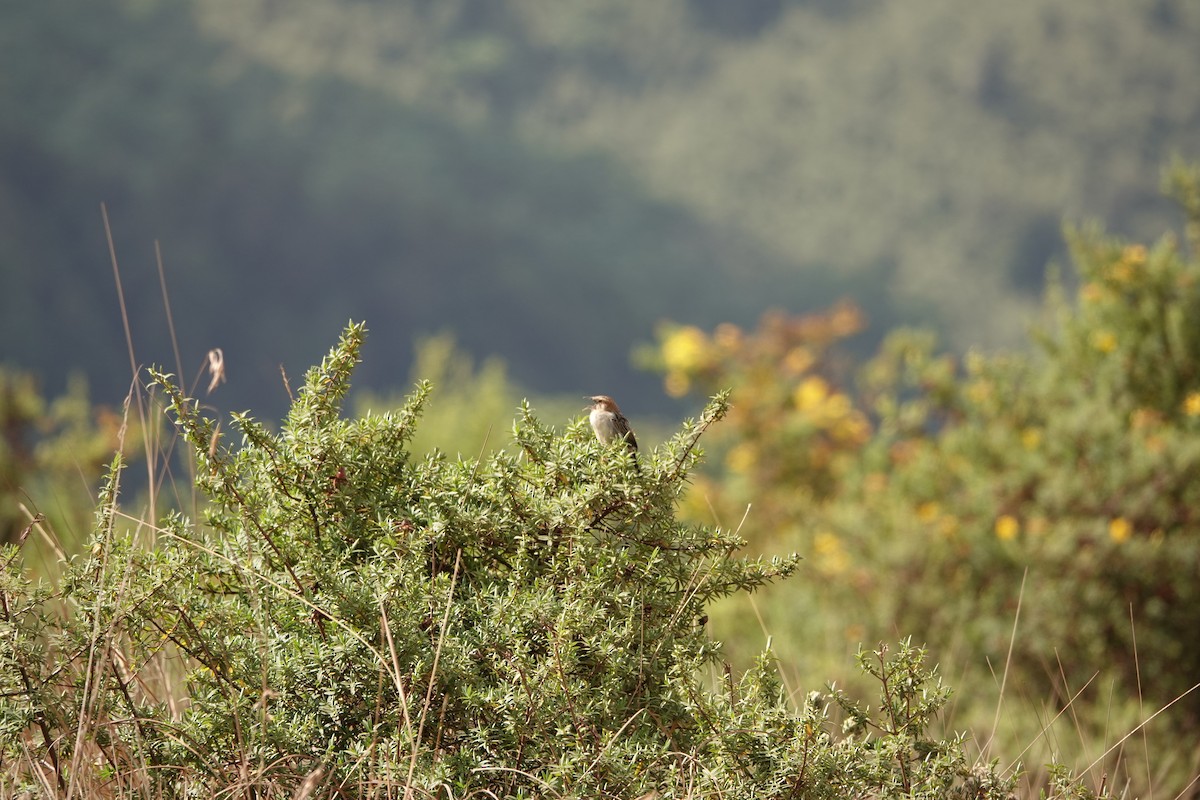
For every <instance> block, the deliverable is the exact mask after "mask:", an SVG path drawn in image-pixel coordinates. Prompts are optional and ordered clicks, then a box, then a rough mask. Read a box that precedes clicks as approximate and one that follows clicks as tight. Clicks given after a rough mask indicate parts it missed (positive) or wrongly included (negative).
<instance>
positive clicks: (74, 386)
mask: <svg viewBox="0 0 1200 800" xmlns="http://www.w3.org/2000/svg"><path fill="white" fill-rule="evenodd" d="M126 422H127V420H126V419H124V418H123V417H122V416H121V415H120V414H119V413H117V412H116V411H113V410H112V409H109V408H105V407H93V406H92V405H91V403H90V401H89V399H88V391H87V385H86V383H85V382H84V381H83V380H82V379H80V378H76V379H73V380H72V381H71V384H70V386H69V388H68V390H67V392H66V393H64V394H63V395H61V396H59V397H56V398H52V399H51V398H47V397H46V396H45V395H44V394H43V392H42V390H41V388H40V386H39V385H38V380H37V378H36V377H35V376H34V374H33V373H31V372H26V371H22V370H18V369H12V368H4V367H0V543H14V542H17V541H18V540H19V539H24V538H28V537H29V536H31V535H32V538H33V541H31V542H30V544H29V548H30V549H31V550H36V551H39V552H43V553H47V554H52V550H53V548H54V547H59V548H61V549H63V550H64V551H66V552H74V551H75V550H76V549H78V548H79V547H80V546H82V544H83V542H84V541H85V540H86V539H87V537H88V534H89V532H90V531H91V528H92V515H93V513H94V511H95V509H94V497H93V495H92V494H91V492H93V491H95V490H96V489H98V488H99V485H100V479H101V477H102V475H103V472H104V467H105V465H106V464H107V463H108V461H109V460H110V459H111V458H112V454H113V451H114V450H116V449H117V448H118V447H121V446H124V447H125V448H126V450H129V451H131V450H134V449H136V444H137V440H138V438H139V430H138V426H136V425H134V426H132V427H129V428H128V429H127V428H126ZM127 432H128V434H129V435H128V437H126V433H127ZM126 439H128V440H126ZM35 519H36V520H38V522H35V521H34V520H35ZM41 522H45V523H46V524H45V525H44V526H42V527H41V530H39V531H35V530H34V528H38V527H39V525H40V523H41ZM46 531H57V532H58V533H60V534H62V535H63V536H64V539H65V541H62V542H56V543H50V542H47V541H45V540H43V536H44V535H45V532H46Z"/></svg>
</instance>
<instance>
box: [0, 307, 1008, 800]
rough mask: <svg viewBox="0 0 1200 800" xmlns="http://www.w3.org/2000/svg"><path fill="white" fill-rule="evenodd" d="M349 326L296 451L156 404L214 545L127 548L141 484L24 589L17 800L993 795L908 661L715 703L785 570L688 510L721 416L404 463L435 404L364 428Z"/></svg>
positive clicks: (517, 433)
mask: <svg viewBox="0 0 1200 800" xmlns="http://www.w3.org/2000/svg"><path fill="white" fill-rule="evenodd" d="M362 336H363V329H362V328H361V326H351V327H350V328H349V329H348V330H347V331H346V334H345V336H344V338H343V340H342V342H341V343H340V344H339V345H338V346H337V347H336V348H335V349H334V350H333V352H332V353H331V355H330V357H329V358H328V359H326V360H325V362H324V363H323V364H322V365H321V367H320V368H317V369H314V370H312V371H310V373H309V374H308V376H307V379H306V383H305V387H304V389H303V391H302V392H301V393H300V395H299V397H298V399H297V400H296V402H295V404H294V406H293V408H292V409H291V412H290V413H289V415H288V417H287V420H286V422H285V424H284V425H283V427H282V430H281V431H280V432H279V433H278V434H271V433H268V432H267V431H266V430H265V429H264V428H263V427H262V426H260V425H259V424H257V423H256V422H254V421H253V420H252V419H250V418H249V417H247V416H245V415H237V417H236V427H237V429H238V431H239V433H240V441H237V442H233V443H230V442H229V441H228V440H227V438H226V437H224V436H222V435H221V434H220V433H219V426H218V425H217V424H216V423H215V422H214V421H213V420H210V419H206V418H204V417H202V416H201V415H200V414H199V410H198V409H199V406H198V403H196V402H195V401H193V400H190V399H188V398H186V397H184V396H183V395H182V394H181V393H180V391H179V390H178V389H176V388H175V387H174V386H173V385H172V384H171V382H170V379H169V378H168V377H167V376H163V375H157V376H156V381H157V382H158V385H160V386H161V387H163V389H164V390H165V391H166V392H167V394H168V395H169V398H170V401H171V405H172V408H173V412H174V415H175V417H176V420H177V422H178V424H179V427H180V428H181V430H182V431H183V433H184V435H185V436H186V437H187V439H188V440H189V441H190V442H191V444H192V445H193V446H194V448H195V453H196V461H197V484H198V485H199V486H200V488H201V489H203V490H204V491H205V492H206V493H207V494H208V495H209V497H210V499H211V504H210V506H209V509H208V511H207V514H206V520H205V524H204V525H197V524H194V523H192V522H190V521H188V520H186V519H184V518H182V517H180V516H178V515H176V516H174V517H172V518H171V519H170V520H168V521H167V522H166V523H165V524H163V525H162V526H161V527H159V528H158V530H157V540H156V543H155V544H154V546H152V547H146V546H135V544H134V537H133V535H132V534H131V533H129V532H124V531H122V526H121V525H120V524H118V523H119V521H120V519H121V515H120V513H119V512H118V511H117V504H116V493H117V490H118V488H119V481H120V470H119V465H120V462H119V460H118V461H117V462H115V464H114V466H115V469H114V471H113V475H112V477H111V480H110V483H109V485H108V494H107V495H106V497H105V498H104V502H103V503H102V505H101V509H100V512H101V513H100V515H99V518H98V526H97V534H96V537H95V539H94V541H93V544H92V546H91V548H90V550H89V551H88V552H87V553H85V554H84V555H83V556H81V557H79V558H77V559H75V560H74V561H73V562H72V563H71V564H70V565H68V567H67V568H66V572H65V576H64V578H63V582H62V584H61V585H60V586H58V587H56V588H55V589H54V590H50V589H48V588H47V587H45V586H44V585H41V586H38V585H31V584H30V583H29V582H28V580H27V579H26V578H25V577H24V576H23V575H22V573H21V570H20V568H19V558H18V556H19V552H18V551H17V550H16V549H14V548H12V547H9V548H7V549H5V551H4V553H3V557H4V565H5V571H4V572H3V579H2V580H3V583H2V584H0V599H2V600H3V603H2V604H0V634H2V635H0V662H2V663H0V676H2V677H0V726H2V727H0V734H2V735H0V757H2V758H3V765H4V770H5V772H4V779H5V781H7V788H8V790H10V791H11V792H12V793H14V794H20V793H21V792H22V791H39V792H40V793H42V794H45V795H49V796H58V795H63V796H70V795H72V794H75V795H80V794H86V795H88V796H135V795H136V796H147V795H154V796H171V797H200V796H204V797H209V796H217V797H256V798H264V797H283V796H293V793H295V794H296V796H306V797H307V796H322V797H333V796H340V797H385V796H397V795H398V794H404V795H405V796H416V797H435V796H436V797H446V798H450V797H467V796H496V797H507V796H525V797H534V796H537V797H589V798H590V797H637V796H650V795H649V794H648V793H657V795H654V796H662V797H701V796H722V797H744V798H750V797H812V798H833V797H846V796H864V795H872V796H906V797H931V798H932V797H973V798H1000V797H1006V796H1007V795H1008V793H1009V791H1010V788H1011V783H1010V781H1007V780H1004V779H1001V778H1000V777H999V776H998V775H997V774H996V771H995V770H994V768H993V767H991V766H978V765H970V764H968V763H967V761H966V759H965V757H964V755H963V752H962V748H961V741H960V740H959V739H950V740H946V741H942V740H939V739H938V738H937V736H936V734H935V733H934V730H935V729H936V726H935V725H934V723H935V721H936V715H937V712H938V710H939V708H940V707H941V705H942V704H943V703H944V702H945V699H946V696H947V693H946V691H945V690H944V689H942V688H941V686H940V683H939V682H938V681H937V679H936V677H935V676H934V675H933V674H932V673H931V672H930V671H929V670H927V668H926V667H925V666H924V662H923V656H924V654H923V652H922V651H921V650H919V649H917V648H913V647H910V646H909V645H907V644H903V645H902V646H901V647H900V648H898V649H897V651H896V652H895V653H894V654H892V653H888V652H887V651H886V650H885V649H881V650H879V651H877V652H875V653H873V654H867V655H866V656H864V658H863V663H864V665H865V667H866V668H867V670H868V672H869V673H870V674H871V675H873V676H874V678H875V680H876V681H877V682H878V684H879V685H880V688H881V700H880V705H879V710H878V711H877V712H875V713H868V712H867V711H866V710H863V709H860V708H858V707H857V706H855V705H854V704H853V703H852V702H851V701H850V700H849V699H848V698H845V697H843V696H842V695H841V694H840V693H838V692H835V693H834V694H833V695H832V700H831V701H830V700H826V699H823V698H822V697H821V696H819V695H811V696H810V697H809V699H808V701H807V702H805V703H803V704H801V707H800V708H799V709H796V708H795V707H794V706H793V704H792V703H791V698H790V696H789V694H788V693H787V692H785V691H784V690H783V689H782V688H781V685H780V682H779V677H778V676H777V674H776V672H775V669H774V665H773V662H772V661H771V659H770V657H769V656H766V655H764V656H763V657H762V658H761V659H760V661H759V662H758V664H757V665H756V666H755V667H754V668H753V669H751V670H750V671H749V672H748V673H746V674H745V675H743V676H740V677H735V676H734V675H733V674H732V673H731V672H726V675H725V678H724V680H723V681H721V682H720V686H719V688H713V687H709V686H708V685H707V682H706V679H705V675H706V674H707V673H708V671H711V670H712V669H713V668H714V667H715V666H716V665H718V664H719V663H720V645H719V643H717V642H714V641H713V640H711V639H710V638H709V637H708V635H707V634H706V630H705V625H704V623H705V619H706V617H705V614H706V607H707V606H708V605H709V604H710V602H711V601H712V600H714V599H715V598H718V597H721V596H724V595H727V594H729V593H732V592H738V591H743V590H753V589H755V588H757V587H759V586H761V585H763V584H764V583H765V582H767V581H770V580H772V579H774V578H777V577H781V576H784V575H787V574H788V573H790V572H791V571H792V570H793V569H794V568H795V566H796V562H795V560H794V559H773V560H770V561H762V560H744V559H741V558H738V557H735V555H734V554H735V552H736V551H737V550H738V549H739V548H740V547H741V546H742V544H743V542H742V541H741V540H740V539H738V538H737V537H736V536H732V535H730V534H729V533H727V532H724V531H721V530H717V529H711V528H703V527H696V526H691V525H685V524H682V523H680V522H679V521H678V520H677V519H676V518H675V515H674V512H673V509H674V506H675V504H676V502H677V500H678V497H679V495H680V494H681V493H682V492H683V491H684V489H685V486H686V482H687V479H688V474H689V471H690V470H691V469H692V467H693V466H694V464H695V463H696V460H697V458H698V457H699V451H698V450H697V447H696V445H697V441H698V439H699V437H700V436H701V434H702V433H703V432H704V431H705V430H706V429H707V428H708V427H709V426H710V425H711V424H712V423H714V422H715V421H716V420H718V419H719V418H720V417H721V416H722V414H723V413H724V411H725V408H726V402H725V399H724V397H723V396H718V397H717V398H716V399H715V400H714V401H713V402H712V403H711V404H710V405H709V407H708V408H707V409H706V411H705V413H704V415H703V416H702V418H701V419H700V420H698V421H696V422H691V423H689V424H687V425H686V426H685V428H684V430H683V431H682V432H681V433H680V434H679V435H678V436H677V437H675V438H674V439H673V440H672V441H670V442H668V443H667V444H666V445H665V446H663V447H661V448H659V449H658V450H656V451H655V452H653V453H649V452H645V451H644V452H643V454H642V458H643V462H642V467H641V470H640V471H638V470H634V469H633V467H632V466H631V464H630V463H629V460H628V458H627V454H626V453H625V451H623V450H621V449H620V448H606V447H604V446H602V445H600V444H599V443H597V442H596V441H595V439H594V437H593V436H592V434H591V432H590V430H589V429H588V428H587V426H586V422H584V421H583V420H579V421H577V422H575V423H572V424H571V425H569V426H568V427H567V429H566V430H565V432H564V433H562V434H561V435H560V434H558V433H555V432H554V431H552V430H550V429H548V428H547V427H545V426H544V425H543V424H542V423H540V422H539V421H538V420H537V419H535V417H534V416H533V414H532V412H531V411H530V410H529V409H528V408H522V409H521V412H520V415H519V417H518V420H517V422H516V424H515V426H514V432H513V436H514V439H515V442H516V444H517V448H516V450H515V451H514V452H513V453H506V452H497V453H495V454H493V455H492V456H490V457H488V458H487V459H486V460H482V461H467V460H461V459H455V460H451V459H447V458H445V457H443V456H441V455H438V454H436V453H434V454H432V455H429V456H427V457H425V458H423V459H421V460H414V459H412V458H410V457H409V456H408V455H407V451H406V442H407V441H408V440H409V439H410V437H411V436H412V433H413V430H414V426H415V424H416V421H417V416H418V413H419V411H420V408H421V405H422V403H423V401H424V399H425V396H426V394H427V391H428V387H427V386H424V385H422V386H419V387H418V388H417V390H416V391H415V392H414V394H413V395H412V397H411V398H410V399H409V402H408V404H407V405H406V406H405V407H404V408H403V409H402V410H401V411H399V412H398V413H396V414H388V415H382V416H372V415H368V416H365V417H362V418H359V419H353V420H348V419H344V418H343V417H342V416H341V414H340V404H341V402H342V399H343V397H344V395H345V393H346V391H347V389H348V386H349V377H350V373H351V370H352V368H353V366H354V363H355V361H356V359H357V354H358V351H359V347H360V344H361V341H362Z"/></svg>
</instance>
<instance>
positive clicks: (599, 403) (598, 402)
mask: <svg viewBox="0 0 1200 800" xmlns="http://www.w3.org/2000/svg"><path fill="white" fill-rule="evenodd" d="M584 398H585V399H586V400H590V401H591V402H592V404H591V405H590V406H587V407H586V408H584V409H583V410H584V411H592V410H597V409H598V410H600V411H612V412H617V411H619V410H620V409H618V408H617V404H616V403H615V402H614V401H613V399H612V398H611V397H609V396H608V395H606V394H594V395H590V396H588V395H585V396H584Z"/></svg>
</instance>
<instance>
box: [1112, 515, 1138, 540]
mask: <svg viewBox="0 0 1200 800" xmlns="http://www.w3.org/2000/svg"><path fill="white" fill-rule="evenodd" d="M1132 532H1133V526H1132V525H1130V524H1129V520H1127V519H1125V518H1124V517H1116V518H1114V519H1112V520H1109V523H1108V536H1109V538H1110V539H1112V540H1113V541H1114V542H1123V541H1125V540H1126V539H1128V538H1129V534H1130V533H1132Z"/></svg>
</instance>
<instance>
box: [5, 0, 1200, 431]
mask: <svg viewBox="0 0 1200 800" xmlns="http://www.w3.org/2000/svg"><path fill="white" fill-rule="evenodd" d="M1198 34H1200V7H1198V6H1196V4H1194V3H1191V2H1188V1H1187V0H1131V1H1130V2H1116V1H1115V0H1105V1H1104V2H1094V3H1087V4H1074V5H1072V6H1070V7H1067V6H1063V5H1062V4H1056V3H1051V2H1040V1H1035V0H1025V2H1020V3H1012V4H992V5H988V6H973V7H971V9H970V11H969V13H965V12H964V11H963V10H962V6H961V4H951V3H949V2H946V0H913V2H909V3H905V4H903V5H901V4H893V3H883V2H874V1H872V0H855V1H854V2H829V1H828V0H819V1H815V2H784V0H754V1H753V2H743V3H738V4H727V3H720V2H714V0H672V1H671V2H659V3H653V4H650V3H636V2H608V3H593V4H587V5H577V4H545V3H533V2H527V1H518V2H511V3H505V4H497V3H489V2H483V1H482V0H470V1H468V0H440V1H439V2H436V3H433V2H418V1H417V0H412V1H411V2H386V3H385V2H370V1H369V0H344V1H343V2H333V0H292V1H291V2H289V3H286V4H280V3H275V2H270V0H87V2H83V0H61V2H57V3H37V4H33V3H23V4H6V5H5V6H3V7H0V108H2V109H3V110H4V113H3V114H0V278H2V281H3V284H2V285H3V286H4V292H3V297H4V303H3V306H2V307H0V311H2V314H0V337H2V339H3V341H4V342H5V348H4V351H3V352H2V353H0V359H3V360H6V361H11V362H15V363H17V364H20V365H22V366H25V367H32V368H34V369H37V370H38V371H39V372H41V374H42V375H43V376H44V377H45V379H46V380H47V381H48V382H50V384H51V387H52V389H53V386H54V385H55V384H58V383H62V382H64V381H65V377H66V375H67V374H68V372H70V371H72V370H77V371H83V372H84V373H85V374H86V375H87V376H88V377H89V379H90V381H91V383H92V385H93V392H92V396H93V397H94V398H95V399H96V400H97V401H100V402H112V401H114V400H116V399H119V398H120V397H122V396H124V394H125V392H126V390H127V387H128V384H129V375H128V366H127V364H128V357H127V355H126V351H125V344H124V340H123V334H122V332H121V323H120V315H119V310H118V307H117V302H116V294H115V291H114V289H113V282H112V271H111V268H110V267H109V265H108V257H107V246H106V244H105V237H104V231H103V227H102V225H101V220H100V213H99V205H100V203H101V202H104V203H106V204H107V207H108V210H109V214H110V218H111V219H112V222H113V226H114V235H115V243H116V248H117V253H118V256H119V258H120V260H121V267H122V277H123V280H124V285H125V292H126V298H127V301H128V305H129V312H130V316H131V326H132V329H133V332H134V338H135V347H136V351H137V357H138V359H139V360H140V361H143V362H146V363H150V362H156V363H161V364H164V365H166V366H167V367H168V368H174V367H175V364H174V356H173V355H172V350H171V345H170V338H169V335H168V328H167V324H166V317H165V313H164V311H163V303H162V291H161V288H160V285H159V278H158V272H157V267H156V265H155V257H154V242H155V241H156V240H157V241H159V242H160V243H161V245H162V250H163V253H164V258H165V275H166V283H167V286H168V290H169V294H170V297H171V300H172V304H173V311H174V314H173V316H174V321H175V324H176V326H177V329H178V334H179V340H180V343H181V346H182V349H183V362H184V363H183V366H182V372H183V373H184V376H183V377H184V379H185V380H191V378H192V377H193V375H194V373H195V371H196V370H197V369H198V368H199V365H200V363H201V359H202V357H203V354H204V353H205V352H206V351H207V350H208V349H209V348H212V347H221V348H223V349H224V351H225V353H226V359H227V362H228V365H229V383H228V385H227V386H225V387H222V389H221V395H220V400H219V403H220V405H221V406H222V407H223V408H245V407H253V408H255V409H256V412H257V413H261V414H263V415H270V414H271V413H275V412H277V411H278V410H280V409H282V408H283V407H284V404H285V402H286V393H285V391H284V388H283V386H282V383H281V381H280V378H279V366H280V365H282V366H284V368H285V369H287V370H288V371H289V373H293V374H294V373H297V372H299V370H300V369H301V368H302V367H303V366H304V365H306V364H308V363H310V362H311V361H312V360H313V358H314V357H315V356H316V355H317V354H319V353H320V352H322V351H323V349H324V347H325V345H326V343H327V342H328V341H329V340H330V338H331V337H332V336H333V335H335V334H336V331H338V330H339V329H340V328H341V326H342V325H343V324H344V323H345V321H346V320H347V319H348V318H355V319H366V320H367V321H368V323H369V324H370V326H371V328H372V330H373V335H372V337H371V342H372V344H371V346H370V347H371V348H372V349H373V352H371V353H368V354H367V358H366V363H365V365H364V369H363V371H362V372H360V373H359V374H358V376H357V379H358V381H359V382H360V383H363V384H366V385H368V386H371V387H373V388H376V389H378V390H380V391H387V390H390V389H392V388H395V387H396V386H397V385H398V384H401V383H402V382H403V381H404V379H405V378H406V376H407V375H408V367H409V363H410V361H411V358H412V353H413V346H412V343H413V342H414V341H415V340H416V339H417V338H419V337H421V336H424V335H428V334H431V333H436V332H439V331H452V332H453V333H454V334H455V336H456V337H457V339H458V341H459V342H461V343H462V345H463V346H465V347H466V348H467V349H469V350H470V351H472V352H475V353H476V354H481V355H483V354H496V355H499V356H502V357H503V358H504V359H505V360H506V361H507V363H508V364H509V365H510V368H511V371H512V374H513V376H514V378H515V379H517V380H518V381H520V382H522V383H524V384H525V385H527V386H529V387H531V388H532V389H535V390H538V391H544V392H574V391H579V392H592V391H611V392H613V393H614V394H619V395H620V396H621V397H622V398H623V404H625V405H626V406H632V407H634V408H637V407H638V406H639V405H640V406H642V407H643V408H644V407H647V406H654V405H656V404H661V403H663V402H665V401H663V400H662V399H661V398H660V396H659V393H658V389H657V387H656V381H655V380H654V379H653V378H652V377H650V376H645V375H641V374H639V373H637V372H635V371H634V370H633V369H632V368H631V367H630V365H629V352H630V349H631V347H632V346H633V345H635V344H636V343H638V342H644V341H647V340H649V339H650V338H651V337H652V332H653V329H654V326H655V324H656V323H657V322H658V321H659V320H661V319H664V318H671V319H675V320H679V321H682V322H690V323H695V324H699V325H712V324H715V323H717V322H719V321H724V320H729V321H734V322H741V323H747V322H750V321H752V320H753V319H755V318H757V316H758V315H759V314H760V313H761V312H762V311H763V310H765V309H767V308H770V307H781V308H783V309H785V310H787V311H790V312H803V311H806V310H811V309H815V308H819V307H824V306H827V305H828V304H829V303H830V302H831V301H833V300H834V299H836V298H838V297H841V296H850V297H853V298H854V299H855V300H856V301H857V302H859V303H860V304H861V305H862V306H864V307H865V308H866V310H867V313H868V316H869V318H870V319H871V322H872V331H873V334H874V338H878V336H880V335H882V333H883V332H884V331H886V330H887V329H888V328H890V327H892V326H893V325H895V324H897V323H899V322H907V321H921V322H924V323H926V324H933V325H935V326H937V327H940V328H941V329H942V330H943V331H944V332H946V333H947V334H948V338H949V339H950V340H952V341H954V342H956V343H958V344H959V345H960V346H966V345H969V344H985V345H988V344H997V343H1011V342H1014V341H1017V340H1018V339H1017V334H1019V333H1020V332H1021V331H1022V330H1023V328H1024V325H1025V321H1026V319H1027V315H1028V314H1029V313H1030V312H1031V310H1032V308H1033V307H1034V305H1035V299H1036V297H1037V296H1038V295H1039V294H1040V291H1041V287H1042V282H1043V281H1042V275H1043V270H1044V268H1045V265H1046V263H1047V262H1048V261H1049V260H1051V259H1053V258H1056V257H1058V255H1059V253H1060V250H1061V248H1062V245H1061V237H1060V235H1059V225H1060V220H1061V219H1062V218H1063V216H1064V215H1065V216H1066V217H1068V218H1070V219H1079V218H1084V217H1089V218H1090V217H1095V218H1098V219H1100V220H1102V221H1103V222H1105V224H1106V225H1107V226H1108V227H1109V228H1110V229H1111V230H1114V231H1115V232H1118V233H1122V234H1128V235H1142V236H1148V235H1150V234H1151V233H1153V232H1154V231H1157V230H1161V229H1162V228H1163V227H1165V226H1168V225H1170V224H1171V223H1173V222H1174V221H1175V219H1176V218H1175V217H1174V212H1173V211H1171V210H1170V209H1169V208H1168V206H1167V205H1166V204H1165V203H1163V201H1161V200H1160V199H1159V196H1158V194H1157V182H1156V181H1155V180H1154V176H1155V175H1156V173H1157V171H1158V167H1159V165H1161V164H1162V163H1164V162H1165V160H1166V158H1167V156H1168V155H1170V154H1171V153H1172V152H1180V153H1182V154H1183V155H1185V156H1195V155H1196V149H1197V144H1198V143H1197V141H1196V132H1197V131H1198V130H1200V84H1198V83H1197V82H1196V81H1195V76H1196V75H1197V74H1200V48H1196V47H1195V42H1196V41H1198V40H1200V38H1198ZM626 397H630V398H633V402H632V403H630V402H627V401H625V400H624V398H626Z"/></svg>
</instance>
